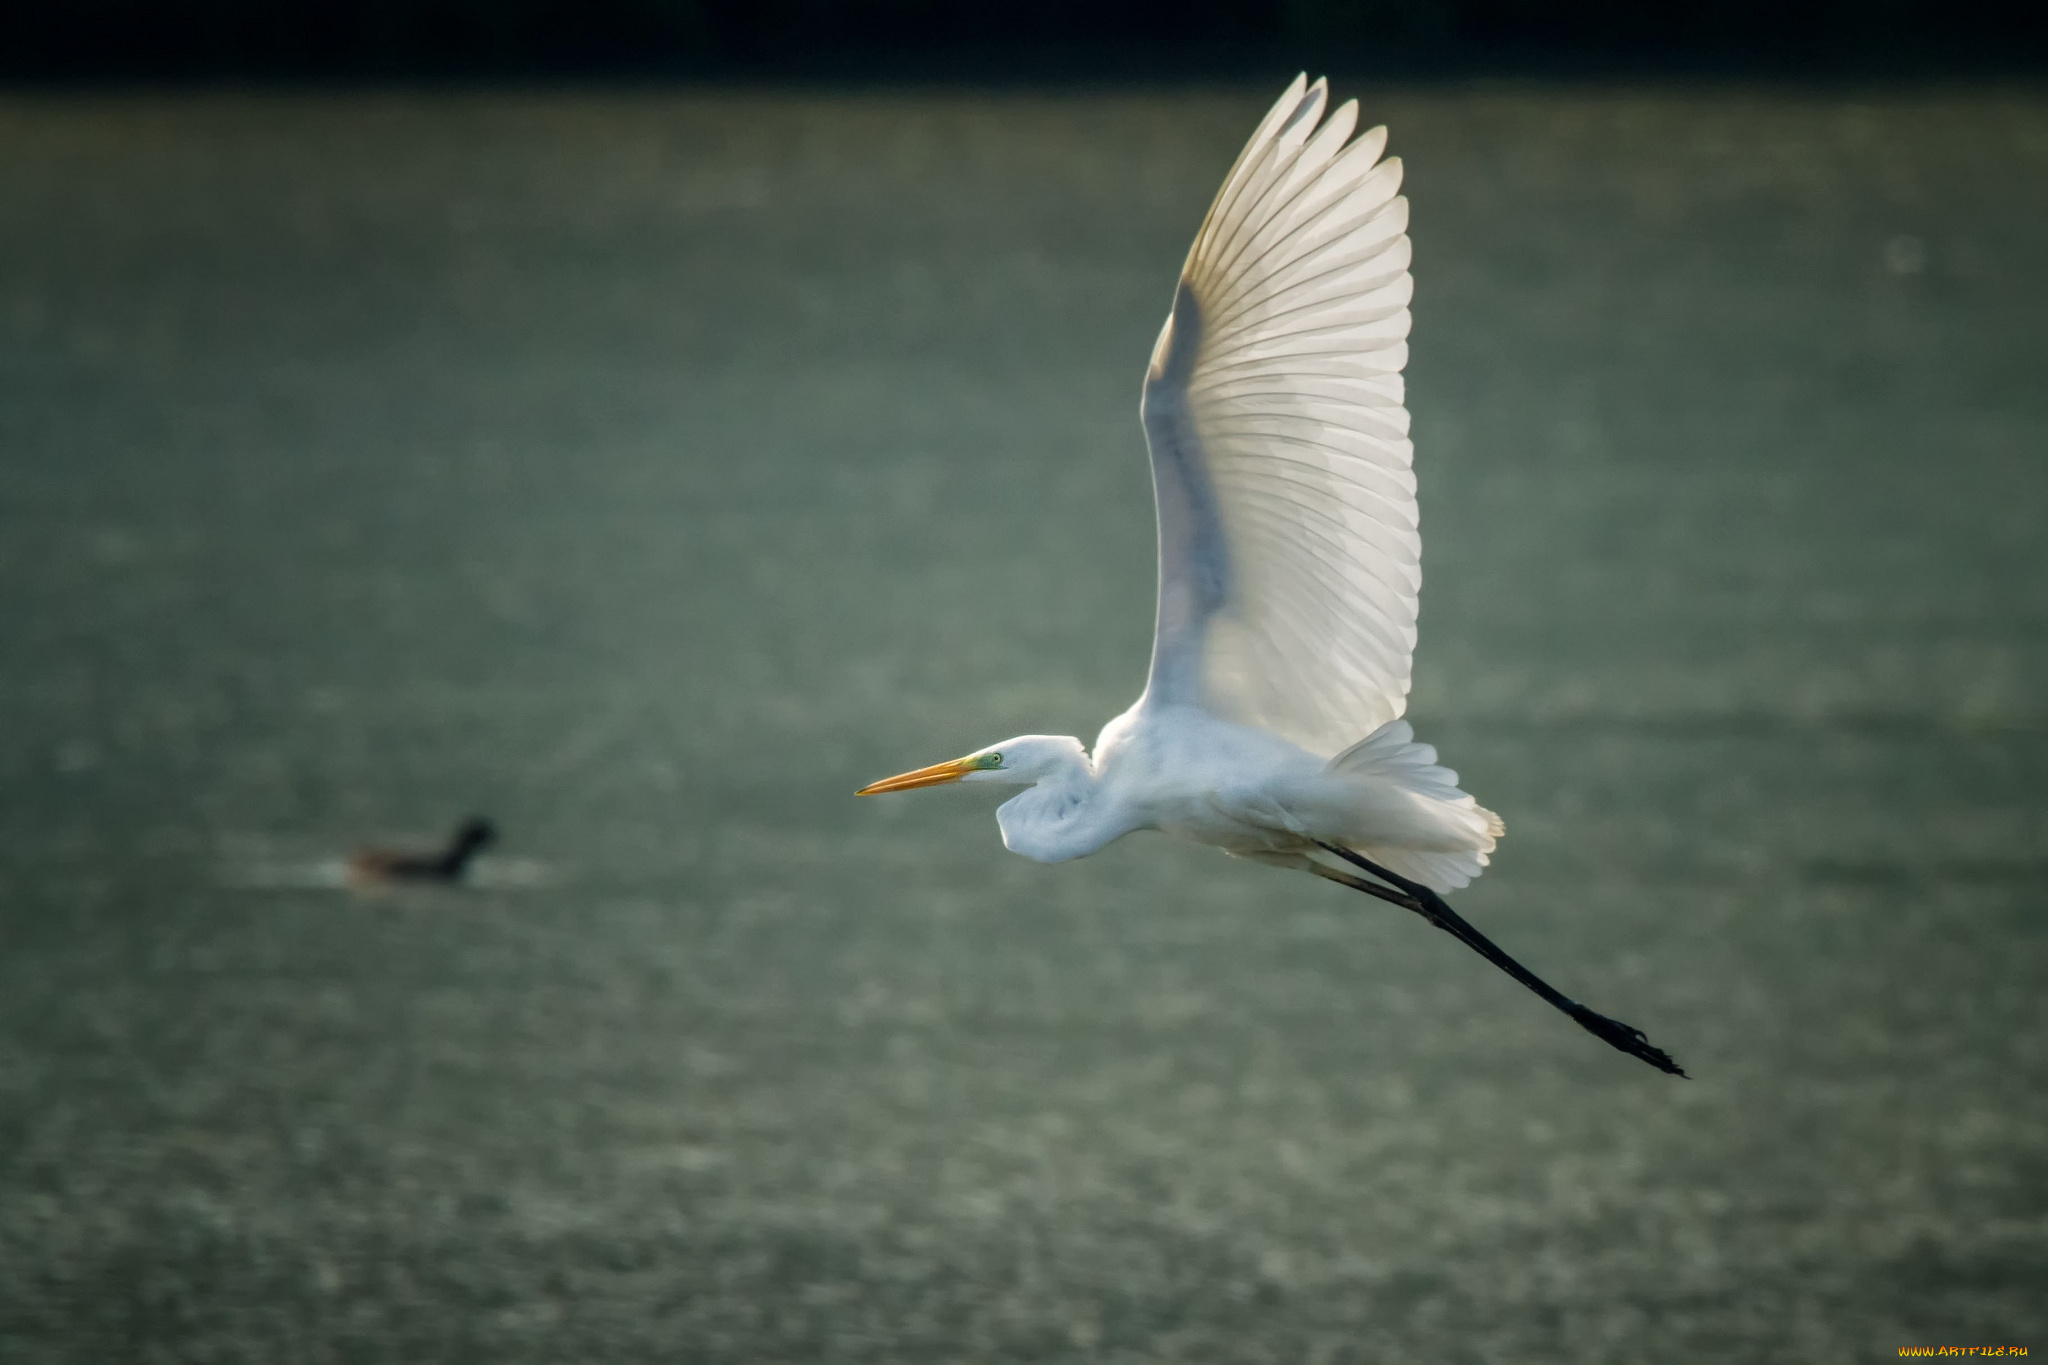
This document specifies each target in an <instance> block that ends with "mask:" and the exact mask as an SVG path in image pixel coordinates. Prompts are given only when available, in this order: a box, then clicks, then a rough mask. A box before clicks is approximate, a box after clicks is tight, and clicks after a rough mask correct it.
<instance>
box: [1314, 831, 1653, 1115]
mask: <svg viewBox="0 0 2048 1365" xmlns="http://www.w3.org/2000/svg"><path fill="white" fill-rule="evenodd" d="M1316 842H1317V844H1318V846H1320V847H1321V848H1323V849H1324V850H1326V851H1328V852H1330V853H1333V854H1335V855H1336V856H1337V857H1339V858H1342V859H1343V860H1344V861H1345V862H1347V863H1350V864H1351V865H1352V866H1353V867H1356V868H1358V869H1360V870H1361V871H1364V872H1369V873H1371V874H1372V875H1373V876H1375V877H1378V878H1379V879H1380V882H1384V883H1386V885H1384V886H1383V885H1380V884H1379V882H1369V881H1367V880H1365V878H1363V877H1354V876H1352V875H1351V874H1350V873H1348V872H1341V871H1339V870H1338V869H1336V868H1334V867H1328V866H1325V865H1324V864H1322V863H1317V862H1311V863H1310V864H1309V868H1310V870H1311V871H1313V872H1314V873H1315V874H1316V875H1317V876H1320V877H1327V878H1328V879H1329V880H1331V881H1333V882H1338V883H1341V884H1342V885H1344V886H1348V887H1350V888H1351V889H1352V890H1354V891H1363V892H1364V893H1365V894H1366V895H1368V896H1377V897H1379V898H1380V899H1381V900H1383V901H1387V902H1389V903H1391V904H1394V905H1398V906H1400V907H1401V908H1402V909H1404V910H1413V911H1414V912H1415V913H1416V914H1418V915H1420V916H1422V917H1423V918H1424V919H1426V920H1428V921H1429V922H1430V923H1431V924H1434V925H1435V926H1436V927H1437V928H1439V929H1441V930H1443V931H1444V932H1445V933H1447V934H1449V935H1451V937H1453V938H1455V939H1457V940H1458V942H1460V943H1462V944H1464V945H1465V946H1466V947H1467V948H1470V949H1471V950H1472V951H1473V952H1475V953H1478V954H1479V955H1480V956H1481V957H1483V958H1485V959H1486V960H1487V961H1488V962H1491V963H1492V964H1493V965H1494V966H1496V967H1498V968H1500V969H1501V970H1502V971H1504V972H1506V973H1507V974H1508V975H1509V976H1512V977H1513V978H1514V979H1515V980H1517V981H1519V982H1521V983H1522V984H1523V985H1524V986H1527V987H1528V988H1529V989H1530V990H1532V991H1534V992H1536V994H1538V995H1540V996H1542V997H1543V998H1544V999H1545V1000H1547V1001H1549V1002H1550V1003H1551V1004H1552V1005H1554V1006H1556V1007H1557V1008H1558V1009H1560V1010H1563V1011H1564V1012H1565V1013H1566V1014H1568V1015H1570V1016H1571V1017H1572V1019H1573V1021H1574V1022H1576V1023H1577V1024H1578V1026H1579V1027H1580V1028H1582V1029H1584V1030H1585V1031H1586V1032H1588V1033H1590V1034H1592V1035H1593V1036H1594V1037H1595V1038H1598V1039H1599V1040H1600V1041H1601V1042H1603V1043H1606V1044H1607V1045H1608V1046H1610V1047H1615V1048H1619V1049H1621V1051H1623V1052H1626V1053H1627V1054H1628V1055H1629V1056H1631V1057H1639V1058H1641V1059H1642V1060H1643V1061H1646V1062H1648V1063H1649V1064H1650V1065H1651V1066H1654V1067H1656V1068H1657V1069H1658V1070H1659V1071H1663V1072H1667V1073H1669V1074H1670V1075H1673V1076H1683V1075H1685V1072H1684V1071H1683V1070H1681V1069H1680V1067H1679V1065H1678V1063H1677V1062H1674V1061H1672V1060H1671V1055H1670V1054H1669V1053H1667V1052H1665V1051H1664V1049H1662V1048H1660V1047H1657V1046H1655V1045H1653V1044H1652V1043H1651V1042H1650V1040H1649V1039H1648V1038H1646V1037H1644V1036H1643V1031H1642V1030H1641V1029H1639V1028H1632V1027H1630V1026H1629V1025H1627V1024H1624V1023H1622V1022H1621V1021H1620V1020H1619V1019H1609V1018H1608V1017H1607V1016H1606V1015H1604V1014H1596V1013H1595V1012H1593V1011H1592V1010H1589V1009H1587V1008H1586V1007H1585V1006H1584V1005H1581V1004H1580V1003H1579V1002H1578V1001H1576V1000H1572V999H1570V998H1568V997H1566V996H1564V995H1561V994H1559V993H1558V992H1557V991H1556V990H1554V989H1552V987H1551V985H1550V983H1549V982H1547V981H1545V980H1544V979H1543V978H1542V977H1540V976H1538V975H1536V973H1534V972H1532V971H1530V970H1529V969H1528V968H1527V967H1524V966H1523V965H1522V964H1521V963H1519V962H1517V961H1515V960H1514V959H1513V958H1511V957H1509V956H1508V955H1507V954H1506V953H1504V952H1502V951H1501V950H1500V948H1499V947H1498V946H1497V945H1496V944H1495V943H1494V941H1493V940H1492V939H1490V938H1488V937H1487V936H1486V935H1484V934H1482V933H1480V932H1479V931H1478V930H1477V929H1474V928H1473V927H1472V926H1471V925H1469V924H1467V923H1466V922H1465V921H1464V919H1463V918H1461V917H1460V916H1459V914H1458V912H1457V911H1455V910H1453V909H1451V907H1450V906H1448V905H1446V904H1444V900H1443V897H1441V896H1439V895H1437V893H1436V892H1434V891H1432V890H1430V889H1429V888H1428V887H1426V886H1424V885H1422V883H1420V882H1412V881H1409V880H1408V879H1407V878H1406V877H1403V876H1401V875H1400V874H1398V873H1395V872H1389V871H1388V870H1387V869H1386V868H1384V867H1381V866H1380V865H1379V864H1378V863H1376V862H1374V861H1372V860H1371V859H1370V858H1366V857H1363V856H1361V855H1360V854H1357V853H1354V852H1352V851H1351V850H1350V849H1348V848H1339V847H1338V846H1337V845H1335V844H1325V843H1323V842H1322V841H1321V840H1320V839H1319V840H1317V841H1316ZM1389 888H1394V889H1389Z"/></svg>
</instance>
